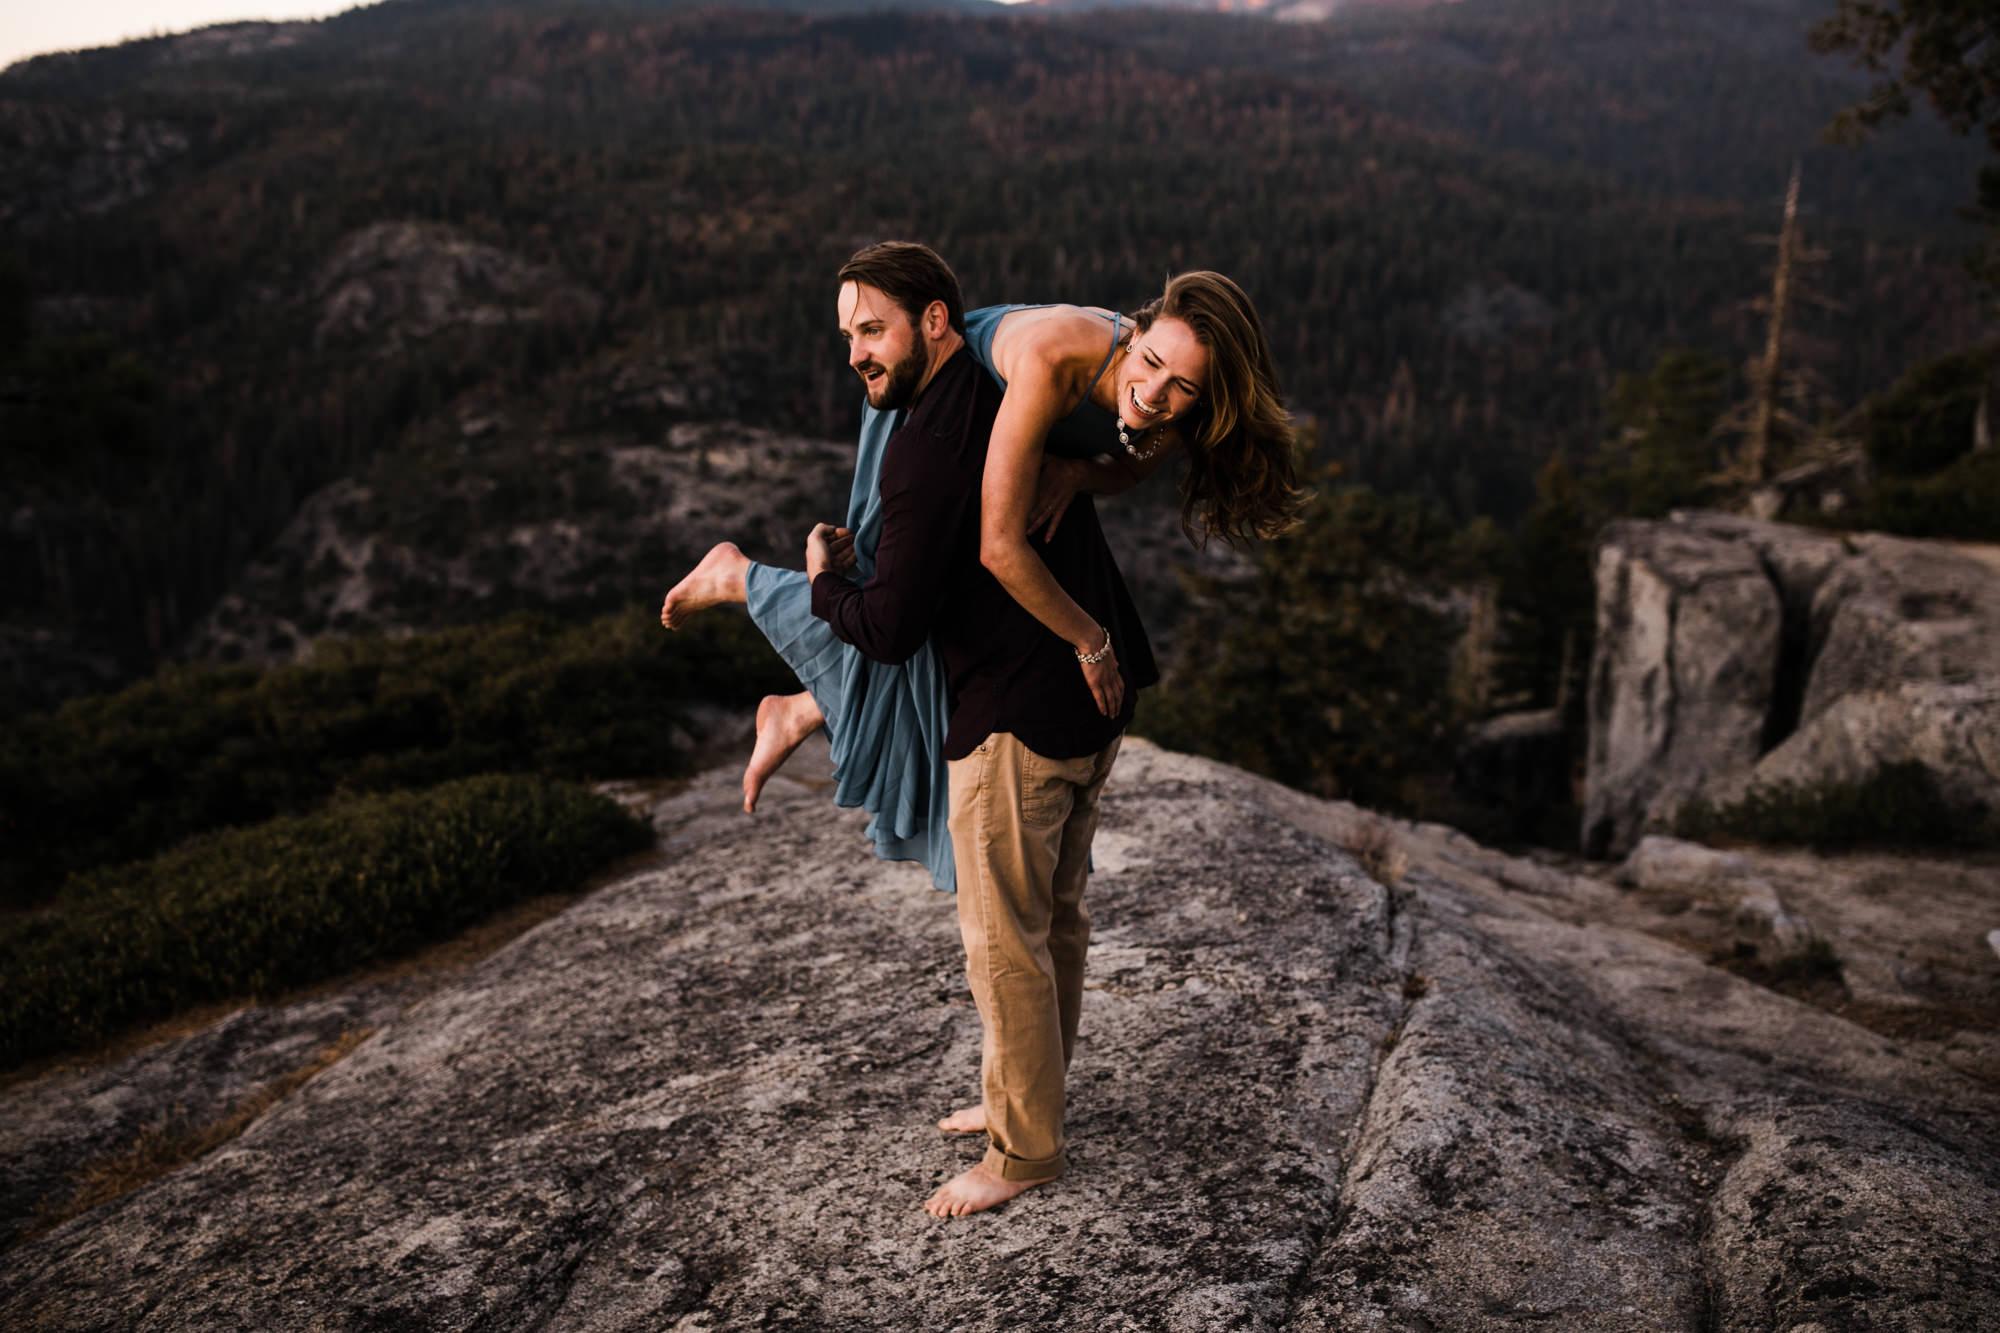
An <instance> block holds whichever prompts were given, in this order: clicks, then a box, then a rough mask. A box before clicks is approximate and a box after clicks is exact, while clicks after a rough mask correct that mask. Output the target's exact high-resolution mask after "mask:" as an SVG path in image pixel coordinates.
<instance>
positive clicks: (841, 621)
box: [806, 242, 1151, 1217]
mask: <svg viewBox="0 0 2000 1333" xmlns="http://www.w3.org/2000/svg"><path fill="white" fill-rule="evenodd" d="M839 280H840V295H839V300H838V307H837V308H838V314H839V319H840V330H841V335H842V336H843V337H844V338H846V339H847V342H848V364H849V365H850V366H852V367H853V368H854V370H855V372H856V373H857V374H858V375H860V377H861V380H862V382H863V383H864V384H865V385H866V386H867V390H868V401H869V404H870V405H871V406H872V407H874V408H876V409H877V410H878V411H889V410H894V409H898V408H907V409H908V415H907V416H906V417H905V418H904V420H903V422H902V424H901V425H900V426H899V427H898V428H897V430H896V432H895V433H894V434H893V435H892V436H891V437H890V439H889V442H888V444H887V446H886V449H885V451H884V454H883V462H882V474H881V497H882V528H881V536H880V540H879V542H878V544H877V547H876V552H875V571H874V576H873V577H872V578H871V579H870V580H869V582H868V583H867V584H866V585H864V586H856V585H855V584H854V583H852V582H850V581H849V580H847V579H846V578H843V577H841V575H840V573H839V572H838V571H839V569H840V566H841V563H842V561H843V559H844V551H843V550H842V548H841V545H840V543H841V541H842V534H841V532H840V531H839V530H837V529H834V528H832V527H829V526H827V525H825V524H822V525H820V526H819V527H816V528H814V529H813V532H812V535H811V536H810V537H809V538H808V539H807V545H806V573H807V576H808V577H809V578H811V580H812V610H813V614H814V615H816V616H818V617H819V618H820V619H822V620H824V621H826V622H827V624H828V625H829V626H830V627H831V629H832V630H833V632H834V634H835V635H837V636H838V637H839V638H841V639H842V640H844V641H845V642H847V643H850V644H852V645H853V646H854V647H855V648H857V649H858V650H860V651H861V652H862V653H863V654H864V655H866V656H868V657H871V658H874V659H876V660H878V661H883V662H899V661H902V660H904V659H905V658H907V657H909V656H910V655H911V654H912V653H914V652H915V651H916V650H917V649H918V647H920V646H921V645H922V644H923V642H924V640H925V639H926V638H927V637H928V638H930V639H931V640H932V641H933V642H934V643H935V645H936V647H937V650H938V652H939V654H940V656H941V657H942V658H943V660H944V665H945V671H946V675H947V678H948V679H949V682H950V686H951V700H952V709H951V719H950V723H949V726H948V728H947V731H946V736H945V744H944V753H945V758H946V760H947V767H948V769H949V773H950V791H951V818H950V829H951V836H952V842H953V847H954V858H955V861H956V867H957V873H958V918H959V930H960V934H961V935H962V937H963V939H964V942H965V952H966V977H967V981H968V983H969V984H970V986H971V988H972V994H973V998H974V1000H975V1001H976V1003H977V1004H978V1006H979V1017H980V1021H981V1023H982V1024H983V1025H984V1027H985V1041H984V1043H983V1048H982V1053H981V1060H980V1084H981V1089H980V1090H981V1105H980V1106H979V1107H976V1108H969V1109H967V1110H964V1111H960V1112H957V1113H955V1114H954V1115H951V1116H949V1117H947V1118H946V1119H945V1120H943V1121H940V1122H939V1123H940V1127H941V1128H944V1129H947V1130H957V1131H975V1132H976V1131H978V1130H982V1129H983V1130H984V1131H986V1134H987V1137H988V1147H987V1151H986V1154H985V1156H984V1157H983V1158H982V1159H981V1161H980V1162H979V1164H978V1165H977V1166H974V1167H972V1168H971V1169H970V1170H968V1171H966V1172H964V1173H963V1174H961V1175H959V1176H957V1177H956V1178H954V1179H952V1180H951V1181H949V1182H947V1183H946V1184H945V1185H944V1186H943V1187H942V1188H940V1189H939V1190H938V1191H937V1193H935V1194H934V1195H932V1196H931V1198H930V1199H929V1200H928V1201H927V1202H926V1203H925V1205H924V1207H925V1208H926V1209H927V1210H929V1211H930V1212H931V1213H932V1214H933V1215H934V1216H938V1217H954V1216H963V1215H965V1214H968V1213H975V1212H979V1211H982V1210H984V1209H987V1208H992V1207H994V1206H995V1205H997V1204H1001V1203H1004V1202H1006V1201H1007V1200H1008V1199H1011V1198H1013V1197H1014V1196H1015V1195H1017V1194H1019V1193H1021V1192H1022V1191H1023V1190H1026V1189H1030V1188H1032V1187H1033V1186H1035V1185H1040V1184H1043V1183H1046V1182H1047V1181H1050V1180H1053V1179H1055V1178H1056V1177H1057V1176H1059V1175H1061V1174H1062V1172H1063V1171H1064V1169H1065V1168H1066V1166H1067V1164H1068V1163H1067V1157H1066V1154H1065V1151H1064V1142H1063V1129H1062V1119H1063V1104H1064V1078H1065V1075H1066V1072H1067V1070H1068V1066H1069V1061H1070V1057H1071V1055H1072V1054H1073V1053H1074V1050H1075V1045H1076V1030H1077V1016H1078V1011H1079V1009H1080V1007H1081V1004H1082V998H1083V965H1084V953H1085V949H1086V946H1087V945H1088V943H1089V936H1090V917H1089V914H1088V913H1087V912H1086V911H1085V909H1084V905H1083V889H1084V879H1085V876H1086V873H1087V871H1088V868H1089V858H1090V842H1091V838H1092V835H1093V834H1094V833H1095V831H1096V826H1097V805H1098V796H1099V793H1100V792H1101V791H1102V790H1103V786H1104V781H1105V779H1106V778H1107V777H1108V776H1109V775H1110V772H1111V765H1112V761H1113V759H1114V758H1115V757H1116V755H1117V753H1118V742H1119V737H1120V736H1121V734H1122V733H1123V730H1124V727H1125V724H1126V722H1127V721H1129V720H1130V717H1131V709H1132V703H1133V700H1134V698H1135V696H1136V694H1137V687H1138V686H1140V685H1146V684H1150V683H1151V673H1150V663H1151V658H1150V654H1149V653H1148V652H1147V650H1146V649H1145V646H1144V631H1143V629H1141V628H1140V627H1139V625H1138V624H1137V621H1136V618H1134V617H1133V615H1132V613H1131V611H1130V605H1131V602H1130V598H1129V596H1126V595H1125V594H1124V590H1123V586H1122V584H1120V583H1119V582H1118V574H1117V567H1116V565H1115V564H1114V563H1113V562H1112V559H1111V553H1110V549H1109V548H1108V547H1107V546H1106V545H1105V542H1104V535H1103V532H1102V530H1101V529H1100V528H1099V527H1098V524H1097V514H1096V510H1095V508H1094V507H1093V506H1092V505H1091V504H1090V503H1089V499H1088V497H1087V496H1079V497H1078V498H1077V500H1076V502H1075V503H1074V504H1073V505H1072V507H1071V509H1070V511H1069V513H1068V514H1067V515H1066V516H1065V517H1064V519H1063V521H1062V523H1061V524H1059V525H1058V527H1057V530H1056V532H1055V533H1054V534H1053V535H1051V536H1049V537H1048V538H1047V539H1046V540H1040V539H1038V540H1037V541H1036V543H1035V549H1036V551H1037V553H1038V554H1039V555H1040V556H1041V558H1042V559H1043V561H1044V562H1045V563H1046V564H1047V566H1048V569H1049V572H1050V574H1052V575H1053V576H1054V578H1055V580H1056V582H1057V583H1058V584H1060V585H1061V586H1062V587H1063V589H1064V591H1065V592H1067V593H1069V594H1070V595H1071V596H1072V597H1074V598H1075V599H1076V601H1077V602H1078V604H1079V605H1080V606H1081V607H1082V609H1083V610H1084V611H1085V612H1087V613H1088V614H1090V615H1092V616H1094V617H1096V618H1097V623H1098V624H1100V625H1102V626H1104V627H1105V634H1106V636H1107V643H1109V642H1112V641H1116V643H1117V646H1118V647H1119V648H1120V649H1124V648H1126V647H1127V646H1128V645H1129V646H1130V647H1131V648H1132V649H1134V650H1135V651H1134V652H1132V653H1131V654H1130V655H1129V657H1130V660H1133V661H1137V662H1141V663H1144V664H1145V666H1143V667H1142V668H1141V671H1142V673H1143V674H1142V675H1141V677H1140V678H1138V679H1133V678H1131V677H1130V676H1129V675H1127V676H1125V677H1124V678H1123V679H1122V686H1123V689H1122V696H1123V698H1122V706H1119V707H1118V709H1117V712H1116V713H1115V714H1114V715H1112V716H1106V715H1105V714H1103V713H1101V712H1100V711H1099V710H1098V707H1097V703H1096V701H1095V700H1094V699H1093V697H1092V694H1091V691H1090V688H1089V687H1088V685H1087V684H1086V683H1085V679H1084V674H1083V671H1082V669H1081V667H1080V665H1079V663H1080V661H1097V660H1101V658H1102V656H1103V654H1098V655H1095V656H1093V657H1090V658H1084V657H1083V655H1081V654H1079V653H1078V652H1077V651H1076V650H1074V649H1073V648H1072V647H1071V646H1070V645H1069V644H1068V643H1066V642H1065V641H1064V640H1063V639H1061V638H1059V637H1058V636H1056V635H1054V634H1052V633H1050V632H1049V631H1048V630H1047V629H1045V628H1043V627H1042V625H1041V624H1040V623H1039V622H1037V621H1036V620H1035V619H1034V617H1032V616H1030V615H1029V614H1028V613H1027V612H1026V611H1024V610H1023V609H1022V608H1021V607H1020V606H1019V605H1018V604H1017V603H1016V602H1015V601H1014V600H1013V598H1011V597H1009V596H1008V595H1007V593H1006V591H1005V590H1004V589H1003V588H1002V587H1001V586H1000V584H999V583H998V582H996V581H995V580H994V578H993V576H992V575H991V574H989V573H988V572H987V571H986V570H985V569H984V568H983V567H982V566H981V564H980V521H979V520H980V490H981V485H982V481H983V478H984V472H985V463H986V446H987V438H988V436H989V435H990V433H991V431H992V427H993V420H994V416H995V415H996V413H997V412H998V410H999V406H1000V398H1001V391H1000V388H999V386H998V385H997V384H996V383H995V382H994V381H993V379H992V378H991V377H990V376H989V375H987V373H986V372H985V370H984V369H982V368H981V367H980V365H979V364H978V363H977V362H976V361H975V360H974V359H973V357H972V354H971V352H970V351H969V350H968V349H967V348H966V346H965V342H964V336H963V334H964V305H963V301H962V299H961V297H960V296H959V290H958V280H957V278H956V277H955V276H953V274H952V272H951V269H950V268H949V267H947V266H946V265H945V263H944V261H943V260H942V259H940V258H939V257H938V256H937V255H936V254H935V253H933V252H932V251H930V250H929V249H927V248H925V247H923V246H920V245H913V244H909V243H905V242H889V243H885V244H882V245H876V246H870V247H869V248H867V249H865V250H862V251H861V252H859V253H858V254H856V255H855V256H854V258H853V259H851V260H849V261H848V263H847V264H846V266H845V267H843V268H842V269H841V271H840V275H839ZM1113 585H1116V589H1115V592H1114V591H1113ZM1119 656H1120V658H1121V660H1123V659H1125V658H1126V657H1127V654H1125V653H1123V652H1121V653H1120V655H1119ZM1120 670H1121V672H1123V671H1124V668H1123V667H1122V666H1121V668H1120Z"/></svg>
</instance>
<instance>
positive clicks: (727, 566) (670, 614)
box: [660, 542, 750, 629]
mask: <svg viewBox="0 0 2000 1333" xmlns="http://www.w3.org/2000/svg"><path fill="white" fill-rule="evenodd" d="M749 572H750V561H749V558H748V557H746V556H745V555H744V554H743V552H741V551H739V550H737V549H736V543H735V542H717V543H716V544H715V545H714V546H711V547H709V548H708V554H707V555H705V556H703V557H702V558H701V563H700V564H698V565H696V566H695V567H694V568H693V569H692V570H690V571H689V573H688V576H687V577H686V578H684V579H682V580H681V581H680V582H679V583H676V584H675V585H674V586H673V588H672V590H671V591H669V592H668V593H667V600H666V602H665V603H664V604H662V605H661V607H660V623H661V624H662V625H665V626H666V627H667V628H668V629H680V628H682V627H684V626H685V625H686V624H687V623H688V621H689V620H691V619H692V618H693V617H694V613H695V612H697V611H706V610H708V608H709V607H711V606H721V605H722V604H724V603H725V602H738V603H741V602H747V601H749V600H750V594H749V593H748V591H746V590H745V588H744V586H743V578H744V575H746V574H748V573H749Z"/></svg>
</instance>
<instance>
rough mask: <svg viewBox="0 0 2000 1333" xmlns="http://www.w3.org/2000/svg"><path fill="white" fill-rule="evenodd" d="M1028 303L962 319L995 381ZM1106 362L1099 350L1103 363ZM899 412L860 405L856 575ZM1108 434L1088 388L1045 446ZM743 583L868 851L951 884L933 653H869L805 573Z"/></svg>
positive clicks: (927, 649)
mask: <svg viewBox="0 0 2000 1333" xmlns="http://www.w3.org/2000/svg"><path fill="white" fill-rule="evenodd" d="M1026 308H1028V307H1023V306H1018V305H1010V306H987V307H985V308H984V309H980V310H973V311H969V312H967V314H966V316H965V335H966V337H965V341H966V344H967V346H968V347H969V349H970V350H971V352H972V354H973V356H974V357H975V358H976V359H977V360H978V361H979V364H980V365H982V366H984V367H985V368H986V373H987V374H989V375H992V376H993V377H994V378H995V379H996V380H1000V382H1001V383H1002V384H1003V385H1004V384H1005V383H1006V381H1005V380H1003V379H1000V375H999V373H998V372H996V371H995V370H994V369H993V334H994V331H995V330H996V329H997V328H998V327H999V324H1000V320H1001V318H1002V317H1003V316H1005V315H1006V314H1008V313H1009V312H1011V311H1014V310H1021V309H1026ZM1107 323H1109V324H1110V326H1111V331H1112V338H1111V342H1112V350H1114V351H1115V350H1116V348H1117V345H1118V334H1119V332H1120V322H1119V320H1118V319H1117V318H1116V317H1114V318H1112V319H1111V320H1108V321H1107ZM1110 362H1111V354H1110V352H1106V354H1105V362H1104V364H1105V365H1106V366H1108V365H1109V364H1110ZM1103 373H1104V367H1103V366H1100V367H1098V375H1099V376H1100V377H1101V376H1102V375H1103ZM1092 387H1095V380H1093V381H1092ZM902 418H903V414H902V412H901V411H895V412H878V411H876V410H875V409H874V408H873V407H868V406H866V405H864V406H863V408H862V413H861V443H860V450H859V453H858V455H857V457H856V459H855V466H854V487H853V489H852V490H851V491H850V492H849V493H848V500H847V527H848V530H849V531H850V532H852V533H853V534H854V565H855V567H854V574H853V577H854V578H855V579H856V581H858V582H866V581H867V580H868V579H869V578H870V577H872V576H873V574H874V572H875V545H876V542H877V541H878V540H879V539H880V537H881V535H882V486H881V480H882V452H883V449H884V448H885V447H886V446H887V444H888V442H889V436H890V435H891V434H893V433H894V431H895V429H896V427H897V426H898V425H900V424H901V422H902ZM1115 439H1116V435H1115V432H1114V425H1113V421H1112V417H1111V414H1110V413H1108V412H1106V411H1104V410H1103V409H1102V408H1100V407H1096V406H1094V405H1093V404H1092V403H1091V402H1090V394H1089V392H1088V391H1086V392H1085V394H1084V399H1083V402H1082V403H1080V404H1079V405H1078V407H1077V409H1076V411H1074V412H1072V413H1070V415H1069V416H1067V417H1065V418H1063V420H1062V421H1059V422H1057V423H1056V426H1055V427H1054V428H1052V429H1051V430H1050V432H1049V437H1048V440H1047V441H1046V444H1045V448H1046V449H1047V451H1048V452H1050V453H1054V454H1060V455H1064V456H1068V457H1073V458H1091V457H1095V456H1096V455H1098V454H1101V453H1105V452H1107V451H1108V450H1109V449H1110V447H1111V446H1112V444H1113V443H1114V442H1115ZM744 583H745V587H746V589H747V591H748V593H749V603H750V619H751V620H752V621H753V622H755V624H756V626H757V628H758V629H759V630H761V631H763V634H764V637H765V638H767V639H769V640H770V641H771V646H772V647H773V648H775V649H777V651H778V655H779V656H780V657H782V658H784V659H785V665H787V666H789V667H790V668H791V669H792V670H793V672H795V673H796V674H797V675H798V678H799V681H800V683H801V684H803V685H804V686H805V687H806V689H807V690H808V691H810V692H811V694H812V697H813V701H814V702H815V703H817V704H818V705H819V711H820V715H821V716H822V717H824V718H825V719H826V730H827V735H828V737H829V738H830V739H831V741H832V746H833V773H834V788H833V799H834V803H835V804H837V805H842V806H847V807H849V808H852V807H856V806H859V807H860V808H861V809H863V810H866V811H868V813H869V814H870V815H871V816H872V818H871V819H869V821H868V836H869V837H870V838H871V839H872V840H873V841H874V843H875V854H876V855H877V856H879V857H882V858H884V859H885V860H890V861H921V862H923V864H924V865H925V866H926V867H928V868H929V870H930V872H931V882H932V883H933V884H935V885H937V887H938V888H940V889H943V890H944V891H945V892H947V893H950V892H955V891H956V890H957V888H958V876H957V872H956V871H955V870H954V869H953V865H952V856H951V834H950V833H949V832H948V831H947V830H946V828H945V821H946V819H947V818H948V817H949V815H950V813H951V791H950V786H949V783H948V781H947V778H946V773H945V766H944V760H943V758H942V757H941V755H942V753H943V750H944V734H945V722H946V719H947V717H948V714H949V708H950V705H949V701H948V691H947V688H946V683H945V674H944V663H943V662H942V661H941V660H940V659H939V657H938V654H937V650H936V649H935V648H934V647H932V645H931V644H930V643H928V642H926V643H925V644H924V646H923V647H922V648H920V649H918V650H917V653H916V655H915V656H914V657H912V658H911V659H910V660H909V661H907V662H904V663H902V664H901V665H898V666H889V665H886V664H884V663H881V662H875V661H871V660H870V659H868V658H866V657H864V656H862V655H861V653H860V652H858V651H857V650H856V649H854V648H852V647H850V646H849V645H848V644H845V643H843V642H841V641H840V640H839V639H837V638H835V637H834V635H833V631H832V630H831V629H829V628H828V627H827V624H826V622H825V621H823V620H821V619H819V618H818V617H817V616H815V615H813V613H812V585H811V584H810V583H808V582H807V580H806V576H805V574H804V572H803V571H800V570H796V569H774V568H772V567H771V566H769V565H762V564H756V563H752V564H751V566H750V572H749V574H748V575H747V577H746V578H745V580H744Z"/></svg>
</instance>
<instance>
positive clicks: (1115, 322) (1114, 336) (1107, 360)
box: [1078, 314, 1125, 407]
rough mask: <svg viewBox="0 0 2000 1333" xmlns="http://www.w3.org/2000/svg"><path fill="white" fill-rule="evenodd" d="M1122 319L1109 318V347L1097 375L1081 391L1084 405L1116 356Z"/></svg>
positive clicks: (1116, 315) (1119, 316)
mask: <svg viewBox="0 0 2000 1333" xmlns="http://www.w3.org/2000/svg"><path fill="white" fill-rule="evenodd" d="M1124 318H1125V317H1124V316H1123V315H1118V314H1113V315H1112V316H1111V346H1110V348H1109V349H1108V350H1107V351H1106V352H1105V353H1104V360H1103V361H1102V362H1101V363H1099V365H1098V367H1097V373H1096V374H1095V375H1092V376H1091V377H1090V384H1089V386H1088V387H1087V388H1085V389H1084V391H1083V402H1085V403H1087V402H1089V401H1090V395H1091V394H1092V393H1094V392H1096V389H1097V382H1098V381H1099V380H1101V379H1103V378H1104V372H1105V371H1106V370H1109V369H1110V368H1111V358H1112V357H1114V356H1116V355H1117V354H1118V328H1119V325H1120V324H1121V323H1122V322H1123V321H1124ZM1078 406H1079V407H1080V406H1082V404H1081V403H1079V404H1078Z"/></svg>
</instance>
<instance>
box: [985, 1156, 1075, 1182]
mask: <svg viewBox="0 0 2000 1333" xmlns="http://www.w3.org/2000/svg"><path fill="white" fill-rule="evenodd" d="M980 1165H981V1166H983V1167H985V1168H986V1169H987V1170H988V1171H991V1172H992V1173H993V1174H994V1175H996V1176H998V1177H1000V1179H1002V1180H1052V1179H1054V1178H1055V1177H1057V1176H1059V1175H1061V1174H1062V1173H1063V1172H1065V1171H1067V1170H1069V1155H1068V1154H1067V1153H1057V1154H1056V1155H1055V1156H1054V1157H1044V1158H1043V1159H1041V1160H1040V1161H1038V1162H1030V1161H1028V1160H1027V1159H1026V1158H1022V1157H1009V1156H1008V1155H1007V1154H1006V1153H1003V1152H1001V1151H1000V1150H999V1149H998V1148H988V1149H987V1150H986V1156H985V1157H984V1158H983V1159H982V1160H981V1161H980Z"/></svg>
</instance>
